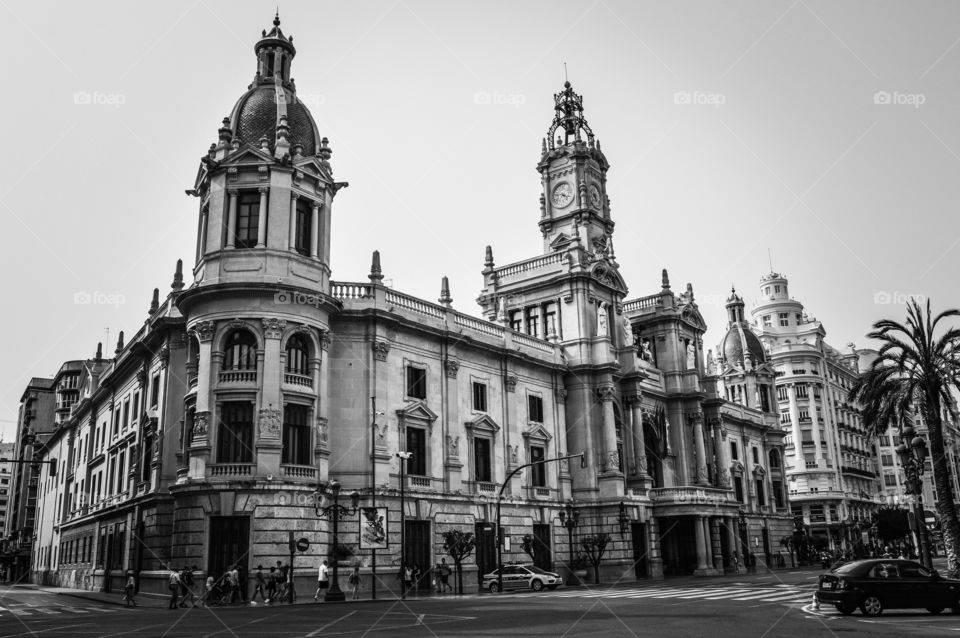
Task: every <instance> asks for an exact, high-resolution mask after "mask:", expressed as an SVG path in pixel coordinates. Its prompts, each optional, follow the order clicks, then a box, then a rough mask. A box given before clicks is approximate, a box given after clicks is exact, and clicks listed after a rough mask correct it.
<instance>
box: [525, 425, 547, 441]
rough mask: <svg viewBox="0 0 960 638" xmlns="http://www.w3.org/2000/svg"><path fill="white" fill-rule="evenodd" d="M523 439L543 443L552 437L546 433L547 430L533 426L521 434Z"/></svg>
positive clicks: (539, 426)
mask: <svg viewBox="0 0 960 638" xmlns="http://www.w3.org/2000/svg"><path fill="white" fill-rule="evenodd" d="M523 438H525V439H527V440H528V441H542V442H544V443H546V442H548V441H549V440H550V439H552V438H553V437H552V436H550V433H549V432H547V429H546V428H545V427H543V426H542V425H540V424H537V425H534V426H533V427H531V428H530V429H529V430H527V431H526V432H524V433H523Z"/></svg>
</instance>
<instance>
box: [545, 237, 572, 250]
mask: <svg viewBox="0 0 960 638" xmlns="http://www.w3.org/2000/svg"><path fill="white" fill-rule="evenodd" d="M569 245H570V238H569V237H567V235H566V234H565V233H560V234H559V235H557V238H556V239H554V240H553V241H552V242H550V250H563V249H564V248H566V247H567V246H569Z"/></svg>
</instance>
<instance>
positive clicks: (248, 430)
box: [217, 401, 253, 463]
mask: <svg viewBox="0 0 960 638" xmlns="http://www.w3.org/2000/svg"><path fill="white" fill-rule="evenodd" d="M251 461H253V404H252V403H250V402H249V401H230V402H227V403H224V404H223V406H222V407H221V409H220V426H219V428H218V429H217V462H218V463H250V462H251Z"/></svg>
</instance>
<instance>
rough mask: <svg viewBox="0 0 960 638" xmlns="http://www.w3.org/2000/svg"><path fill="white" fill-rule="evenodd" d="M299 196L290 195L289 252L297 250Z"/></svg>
mask: <svg viewBox="0 0 960 638" xmlns="http://www.w3.org/2000/svg"><path fill="white" fill-rule="evenodd" d="M298 199H300V196H299V195H297V194H296V193H291V194H290V250H296V249H297V200H298Z"/></svg>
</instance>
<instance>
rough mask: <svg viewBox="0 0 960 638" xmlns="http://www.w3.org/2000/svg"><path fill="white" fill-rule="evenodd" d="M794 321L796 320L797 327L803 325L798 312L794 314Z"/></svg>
mask: <svg viewBox="0 0 960 638" xmlns="http://www.w3.org/2000/svg"><path fill="white" fill-rule="evenodd" d="M794 319H796V320H797V325H798V326H799V325H800V324H801V323H803V315H802V314H800V313H799V312H798V313H797V314H796V316H794Z"/></svg>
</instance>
